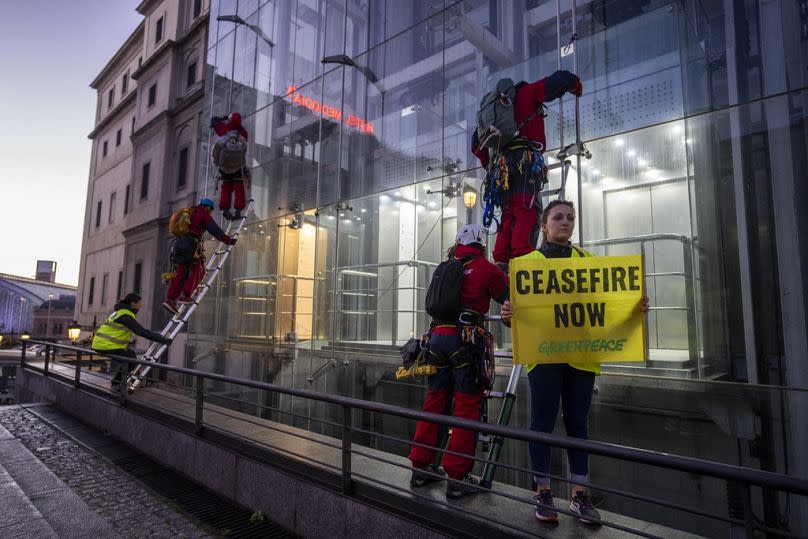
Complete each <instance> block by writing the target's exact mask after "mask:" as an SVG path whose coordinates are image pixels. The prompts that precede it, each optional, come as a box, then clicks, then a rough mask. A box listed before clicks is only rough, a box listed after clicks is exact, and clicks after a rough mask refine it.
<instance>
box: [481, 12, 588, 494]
mask: <svg viewBox="0 0 808 539" xmlns="http://www.w3.org/2000/svg"><path fill="white" fill-rule="evenodd" d="M575 4H576V2H575V1H574V0H573V2H572V13H571V15H572V37H571V38H570V41H569V44H568V45H567V47H575V40H576V37H577V34H576V30H577V28H576V9H575V7H576V6H575ZM556 21H557V24H558V26H559V28H557V30H558V33H557V34H556V35H557V36H558V41H559V43H558V69H561V31H560V24H561V23H560V21H561V6H560V2H559V1H558V0H557V2H556ZM572 60H573V68H572V69H573V72H575V74H576V75H577V74H578V51H577V48H576V49H574V50H573V55H572ZM558 109H559V131H558V134H559V142H560V144H559V146H560V148H561V149H560V151H559V152H558V155H557V158H558V163H553V164H552V165H549V166H548V167H547V169H548V171H549V170H555V169H559V168H560V169H561V184H560V186H559V187H558V188H557V189H548V190H545V191H542V192H541V193H540V197H541V200H545V199H547V198H549V197H552V196H557V197H558V200H564V197H565V194H566V189H567V176H568V175H569V169H570V166H571V165H572V161H571V158H572V157H575V158H576V160H577V163H576V165H577V169H576V170H577V171H578V195H579V196H578V200H580V199H581V198H580V195H581V175H580V174H581V172H580V171H581V157H584V158H586V159H591V158H592V153H591V152H590V151H589V149H587V147H586V145H585V144H584V143H583V141H582V140H581V112H580V98H579V97H578V96H575V142H573V143H572V144H569V145H567V146H565V145H564V98H563V96H562V97H561V98H559V106H558ZM580 230H581V228H580V224H579V232H580ZM501 319H502V317H501V316H499V315H496V316H489V317H488V320H501ZM524 370H525V366H524V365H523V364H520V363H514V364H513V367H512V368H511V374H510V377H509V378H508V385H507V386H506V387H505V391H503V392H498V391H488V392H487V393H486V397H487V398H489V399H495V398H498V399H502V406H501V408H500V411H499V417H498V418H497V424H498V425H507V424H508V422H509V421H510V419H511V412H512V411H513V406H514V404H515V403H516V386H517V384H518V382H519V378H521V376H522V372H523V371H524ZM479 440H480V442H482V443H483V444H484V445H483V447H485V445H488V457H487V458H486V460H485V466H484V467H483V472H482V476H481V478H480V486H482V487H484V488H491V485H492V483H493V481H494V473H495V472H496V468H497V466H496V464H495V463H496V462H497V461H498V460H499V455H500V453H501V452H502V444H503V442H504V440H503V439H502V437H501V436H490V435H480V437H479Z"/></svg>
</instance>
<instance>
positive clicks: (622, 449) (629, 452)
mask: <svg viewBox="0 0 808 539" xmlns="http://www.w3.org/2000/svg"><path fill="white" fill-rule="evenodd" d="M30 343H34V344H44V345H46V346H49V347H52V348H60V349H64V350H72V351H75V352H77V353H78V354H96V355H98V352H97V351H93V350H90V349H87V348H81V347H78V346H71V345H62V344H56V343H50V342H46V341H36V340H33V339H31V340H29V341H27V343H25V344H23V353H22V354H21V357H20V363H21V366H23V367H25V351H26V347H27V345H28V344H30ZM106 357H109V358H110V359H113V360H115V361H120V362H124V363H131V364H137V365H148V366H151V367H152V368H156V369H163V370H166V371H171V372H176V373H180V374H186V375H190V376H194V377H196V378H197V393H199V392H200V387H201V386H200V384H199V382H200V380H204V379H207V380H215V381H218V382H226V383H230V384H235V385H241V386H245V387H251V388H254V389H262V390H265V391H272V392H275V393H281V394H285V395H290V396H294V397H302V398H305V399H310V400H315V401H319V402H326V403H329V404H335V405H338V406H341V407H343V408H345V409H347V410H351V409H359V410H365V411H369V412H378V413H382V414H388V415H394V416H398V417H404V418H407V419H415V420H419V421H427V422H430V423H437V424H439V425H445V426H448V427H457V428H463V429H467V430H471V431H475V432H480V433H485V434H491V435H495V436H502V437H504V438H510V439H516V440H522V441H526V442H535V443H540V444H547V445H552V446H555V447H562V448H567V449H577V450H580V451H586V452H587V453H592V454H595V455H601V456H604V457H610V458H615V459H619V460H628V461H631V462H637V463H640V464H647V465H651V466H658V467H661V468H667V469H673V470H678V471H682V472H687V473H695V474H698V475H705V476H709V477H715V478H718V479H724V480H727V481H737V482H740V483H743V484H746V485H755V486H759V487H764V488H774V489H778V490H782V491H785V492H790V493H794V494H799V495H801V496H808V480H806V479H800V478H796V477H791V476H788V475H784V474H780V473H775V472H767V471H763V470H754V469H751V468H743V467H740V466H735V465H732V464H724V463H720V462H712V461H707V460H702V459H697V458H693V457H684V456H680V455H673V454H670V453H663V452H659V451H651V450H647V449H638V448H633V447H627V446H622V445H618V444H611V443H606V442H597V441H592V440H583V439H580V438H572V437H569V436H562V435H559V434H548V433H543V432H535V431H532V430H528V429H518V428H515V427H508V426H503V425H494V424H489V423H483V422H480V421H474V420H470V419H463V418H457V417H452V416H446V415H443V414H436V413H431V412H424V411H422V410H412V409H410V408H404V407H401V406H396V405H392V404H383V403H378V402H373V401H365V400H361V399H356V398H352V397H343V396H340V395H332V394H328V393H321V392H318V391H312V390H308V389H297V388H293V387H285V386H281V385H277V384H270V383H266V382H259V381H255V380H248V379H245V378H237V377H234V376H225V375H221V374H215V373H211V372H204V371H199V370H195V369H187V368H184V367H176V366H173V365H163V364H155V363H152V362H149V361H143V360H139V359H133V358H130V357H126V356H120V355H117V354H106ZM78 361H80V356H79V360H78ZM121 389H122V395H123V396H124V397H123V398H124V399H125V398H126V397H125V395H126V391H125V390H124V389H125V384H121ZM197 406H199V403H197ZM347 419H348V420H350V414H348V415H347Z"/></svg>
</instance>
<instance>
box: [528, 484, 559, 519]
mask: <svg viewBox="0 0 808 539" xmlns="http://www.w3.org/2000/svg"><path fill="white" fill-rule="evenodd" d="M533 501H534V502H536V520H538V521H539V522H558V513H556V510H555V504H554V503H553V491H552V490H550V489H549V488H547V489H543V490H541V491H539V493H538V494H536V495H535V496H533Z"/></svg>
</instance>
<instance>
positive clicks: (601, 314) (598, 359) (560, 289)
mask: <svg viewBox="0 0 808 539" xmlns="http://www.w3.org/2000/svg"><path fill="white" fill-rule="evenodd" d="M510 278H511V297H510V300H511V304H512V305H513V310H514V316H513V320H512V322H511V330H512V334H513V350H514V354H513V355H514V363H526V364H534V363H578V362H589V363H612V362H618V361H644V360H645V350H646V347H645V329H644V326H645V315H644V314H643V313H642V312H641V311H640V309H639V305H640V302H641V300H642V297H643V295H644V291H645V283H644V277H643V263H642V257H641V256H640V255H633V256H602V257H580V258H577V257H576V258H551V259H545V258H522V259H520V258H516V259H514V260H511V264H510Z"/></svg>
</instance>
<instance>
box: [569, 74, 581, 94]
mask: <svg viewBox="0 0 808 539" xmlns="http://www.w3.org/2000/svg"><path fill="white" fill-rule="evenodd" d="M570 93H571V94H572V95H574V96H577V97H581V94H582V93H584V86H583V84H581V79H580V78H578V77H575V84H573V85H572V88H570Z"/></svg>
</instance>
